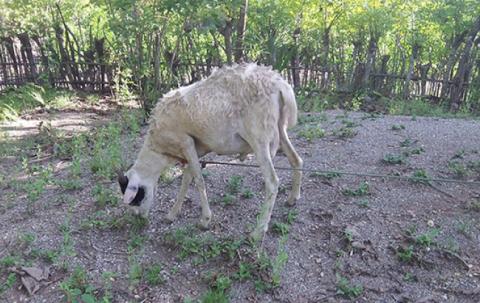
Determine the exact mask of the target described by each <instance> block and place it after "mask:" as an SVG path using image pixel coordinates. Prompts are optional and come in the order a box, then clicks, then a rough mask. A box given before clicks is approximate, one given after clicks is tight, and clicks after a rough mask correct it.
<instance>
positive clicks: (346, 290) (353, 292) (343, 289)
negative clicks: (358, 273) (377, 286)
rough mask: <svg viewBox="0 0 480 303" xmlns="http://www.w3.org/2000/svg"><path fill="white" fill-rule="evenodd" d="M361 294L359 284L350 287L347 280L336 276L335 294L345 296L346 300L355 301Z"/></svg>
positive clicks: (361, 290) (361, 287)
mask: <svg viewBox="0 0 480 303" xmlns="http://www.w3.org/2000/svg"><path fill="white" fill-rule="evenodd" d="M362 292H363V286H362V285H360V284H357V285H352V283H351V282H350V281H348V279H347V278H345V277H342V276H340V275H339V274H337V294H339V295H342V296H345V297H346V298H348V299H355V298H356V297H358V296H360V295H361V294H362Z"/></svg>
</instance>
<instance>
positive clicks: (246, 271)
mask: <svg viewBox="0 0 480 303" xmlns="http://www.w3.org/2000/svg"><path fill="white" fill-rule="evenodd" d="M252 270H253V268H252V265H251V264H250V263H245V262H240V263H239V264H238V272H237V274H236V275H235V277H236V278H237V279H238V280H240V281H242V280H248V279H250V278H252Z"/></svg>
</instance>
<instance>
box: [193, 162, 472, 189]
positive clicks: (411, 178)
mask: <svg viewBox="0 0 480 303" xmlns="http://www.w3.org/2000/svg"><path fill="white" fill-rule="evenodd" d="M200 163H201V164H202V167H206V166H207V165H208V164H215V165H229V166H240V167H253V168H259V166H258V165H255V164H245V163H231V162H220V161H203V160H202V161H200ZM274 167H275V169H278V170H289V171H295V170H299V171H302V172H310V173H319V174H325V175H328V174H330V175H347V176H359V177H370V178H386V179H397V180H408V181H418V182H424V183H426V184H429V183H430V182H440V183H458V184H467V185H477V186H480V181H468V180H456V179H444V178H423V177H415V176H397V175H382V174H375V173H354V172H348V171H336V170H321V169H309V168H300V169H299V168H293V167H281V166H274Z"/></svg>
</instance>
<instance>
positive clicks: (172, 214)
mask: <svg viewBox="0 0 480 303" xmlns="http://www.w3.org/2000/svg"><path fill="white" fill-rule="evenodd" d="M192 179H193V176H192V173H191V171H190V167H189V165H187V166H185V168H184V169H183V177H182V185H180V191H179V192H178V195H177V200H176V201H175V204H174V205H173V207H172V208H171V209H170V211H169V212H168V214H167V220H168V221H170V222H173V221H175V219H176V218H177V216H178V213H179V212H180V210H181V209H182V205H183V202H184V201H185V196H186V195H187V191H188V186H189V185H190V183H192Z"/></svg>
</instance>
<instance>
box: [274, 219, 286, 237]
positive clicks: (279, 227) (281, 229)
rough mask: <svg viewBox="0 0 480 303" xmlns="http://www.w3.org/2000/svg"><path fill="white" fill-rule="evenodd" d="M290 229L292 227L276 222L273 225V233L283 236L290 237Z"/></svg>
mask: <svg viewBox="0 0 480 303" xmlns="http://www.w3.org/2000/svg"><path fill="white" fill-rule="evenodd" d="M289 229H290V226H289V225H288V224H286V223H283V222H274V223H273V224H272V231H273V232H275V233H277V234H279V235H281V236H286V235H288V231H289Z"/></svg>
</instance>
